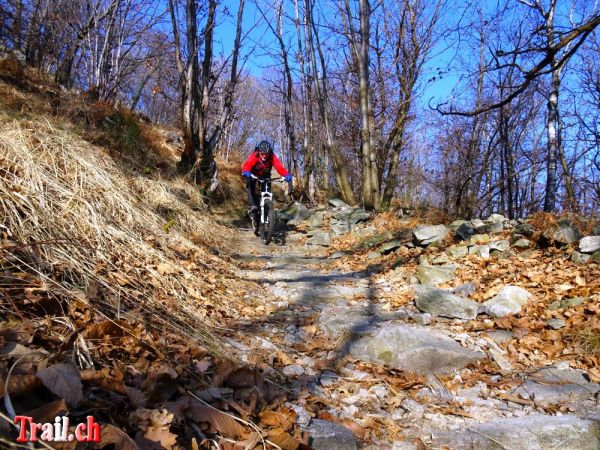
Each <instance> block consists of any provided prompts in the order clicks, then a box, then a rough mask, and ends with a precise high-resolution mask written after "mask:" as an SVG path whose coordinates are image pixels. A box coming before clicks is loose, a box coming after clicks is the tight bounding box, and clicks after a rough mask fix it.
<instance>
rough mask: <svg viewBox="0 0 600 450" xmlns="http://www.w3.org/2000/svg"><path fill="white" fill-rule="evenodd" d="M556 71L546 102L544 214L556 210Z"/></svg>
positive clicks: (557, 81)
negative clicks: (546, 150)
mask: <svg viewBox="0 0 600 450" xmlns="http://www.w3.org/2000/svg"><path fill="white" fill-rule="evenodd" d="M559 84H560V79H559V77H558V71H557V70H553V71H552V87H551V89H550V95H549V96H548V102H547V109H548V112H547V118H546V131H547V136H548V154H547V156H546V195H545V197H544V212H553V211H554V210H555V208H556V159H557V156H558V88H559Z"/></svg>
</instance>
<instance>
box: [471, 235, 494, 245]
mask: <svg viewBox="0 0 600 450" xmlns="http://www.w3.org/2000/svg"><path fill="white" fill-rule="evenodd" d="M488 242H490V236H489V235H487V234H474V235H473V236H471V237H470V238H469V244H487V243H488Z"/></svg>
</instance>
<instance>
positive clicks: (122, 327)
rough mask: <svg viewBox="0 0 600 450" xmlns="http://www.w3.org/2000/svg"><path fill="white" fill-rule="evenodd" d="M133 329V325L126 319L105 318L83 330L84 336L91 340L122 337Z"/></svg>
mask: <svg viewBox="0 0 600 450" xmlns="http://www.w3.org/2000/svg"><path fill="white" fill-rule="evenodd" d="M128 331H129V332H130V331H131V325H129V323H127V322H125V321H124V320H116V321H113V320H105V321H103V322H100V323H95V324H93V325H91V326H89V327H88V328H86V329H85V331H84V332H83V336H84V337H85V338H86V339H90V340H103V339H105V338H107V337H109V338H122V337H123V336H125V335H127V334H128Z"/></svg>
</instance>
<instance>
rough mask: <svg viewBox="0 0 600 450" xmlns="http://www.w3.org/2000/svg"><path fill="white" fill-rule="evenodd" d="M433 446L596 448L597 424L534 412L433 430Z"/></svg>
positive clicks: (520, 449)
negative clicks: (459, 428)
mask: <svg viewBox="0 0 600 450" xmlns="http://www.w3.org/2000/svg"><path fill="white" fill-rule="evenodd" d="M431 435H433V436H434V437H433V440H432V441H431V442H429V443H430V444H431V446H433V447H435V448H439V447H443V446H447V447H449V448H452V449H474V448H476V449H478V450H492V449H494V450H497V449H499V448H503V449H511V450H550V449H553V450H559V449H569V450H597V449H598V448H599V446H600V438H599V436H600V424H598V423H597V422H594V421H592V420H584V419H580V418H578V417H575V416H546V415H533V416H527V417H522V418H510V419H500V420H496V421H493V422H488V423H483V424H473V425H472V426H471V427H470V429H469V430H465V431H458V432H452V431H442V430H439V431H436V430H434V431H433V432H432V433H431Z"/></svg>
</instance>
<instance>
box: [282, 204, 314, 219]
mask: <svg viewBox="0 0 600 450" xmlns="http://www.w3.org/2000/svg"><path fill="white" fill-rule="evenodd" d="M284 212H287V213H288V214H291V215H292V216H293V217H294V219H295V220H300V221H302V220H304V219H308V218H309V217H310V216H311V215H312V211H311V210H309V209H308V208H307V207H306V206H304V205H303V204H302V203H300V202H296V203H294V205H293V206H292V207H291V208H290V209H288V210H287V211H284Z"/></svg>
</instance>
